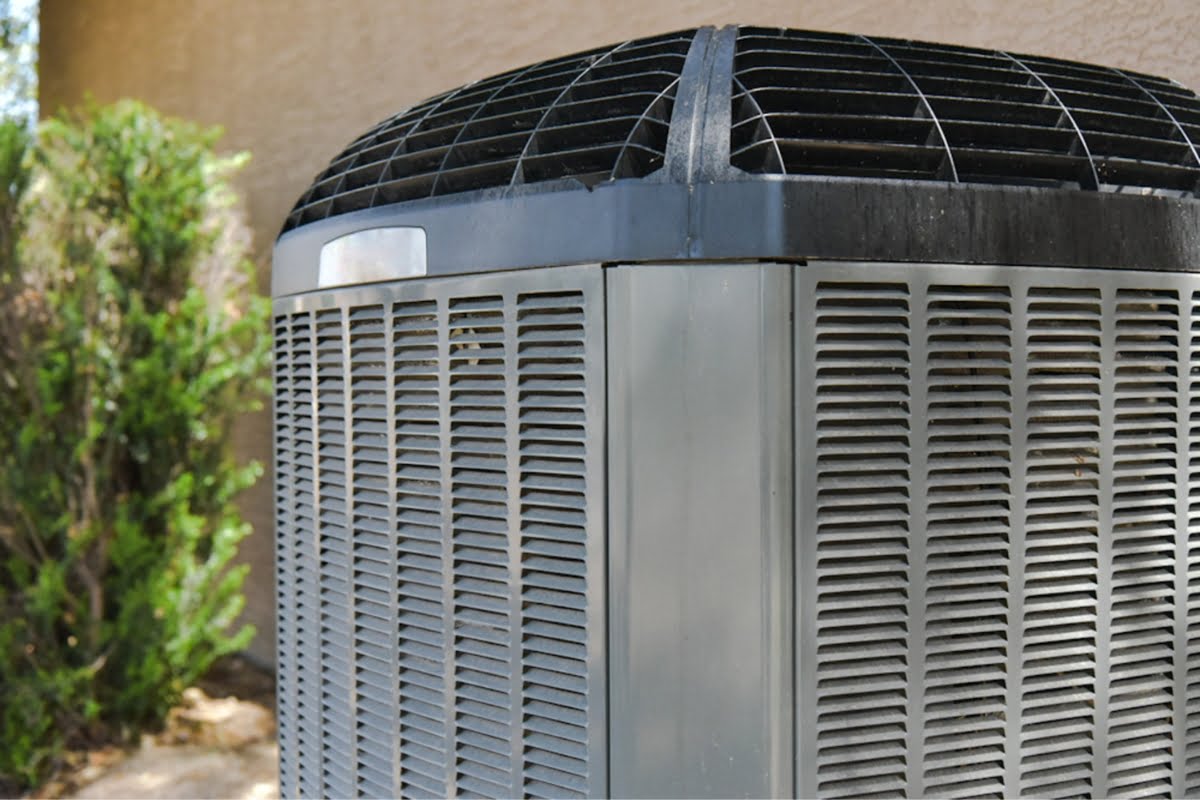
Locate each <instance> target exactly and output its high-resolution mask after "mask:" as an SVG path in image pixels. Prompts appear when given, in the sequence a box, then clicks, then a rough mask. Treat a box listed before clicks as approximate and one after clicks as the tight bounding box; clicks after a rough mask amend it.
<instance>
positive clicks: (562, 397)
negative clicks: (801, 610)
mask: <svg viewBox="0 0 1200 800" xmlns="http://www.w3.org/2000/svg"><path fill="white" fill-rule="evenodd" d="M389 293H390V294H391V295H392V296H391V297H383V296H381V295H386V294H389ZM602 295H603V288H602V282H601V278H600V275H599V268H577V269H568V268H564V269H562V270H555V271H554V272H553V273H551V274H547V273H540V274H534V273H525V274H521V275H517V276H492V277H489V278H486V279H475V280H456V279H448V280H442V281H431V282H428V283H424V284H416V283H412V284H399V285H394V286H393V287H392V288H391V289H390V290H387V291H386V292H385V291H384V290H380V291H378V292H375V293H374V294H373V296H372V298H371V300H372V302H371V303H370V304H368V305H353V304H338V305H335V306H332V307H330V306H329V305H325V306H324V307H318V308H315V309H314V310H312V311H309V310H293V311H290V312H288V313H282V314H281V315H280V316H278V317H277V318H276V334H277V338H276V367H275V369H276V375H275V377H276V382H277V389H278V390H277V394H276V426H277V427H276V439H277V475H278V479H277V504H278V514H279V517H278V520H279V521H278V543H279V544H278V548H279V550H278V563H279V581H278V586H279V618H280V620H281V624H280V629H279V645H280V651H279V652H280V658H281V661H280V664H281V669H282V671H281V672H280V681H279V689H280V699H279V712H280V741H281V745H282V746H283V749H284V750H285V755H284V756H283V761H282V762H281V777H282V789H283V792H284V795H285V796H289V797H295V796H297V795H300V796H306V797H307V796H335V797H354V796H368V797H375V796H387V797H390V796H404V797H447V796H458V795H464V796H466V795H476V796H489V797H515V796H533V797H573V796H583V795H587V794H602V793H603V787H604V785H605V778H606V776H605V772H604V769H605V767H604V762H603V758H604V747H603V746H602V742H603V741H604V733H603V732H602V731H600V732H597V731H596V730H595V729H594V728H595V726H596V725H597V724H598V722H597V719H602V718H603V715H602V713H600V712H599V711H598V710H597V709H598V707H599V706H600V705H601V704H602V703H603V698H604V682H603V680H604V679H603V676H602V675H600V674H598V673H597V666H596V665H597V662H596V658H595V655H596V647H597V645H596V639H595V637H597V636H599V635H601V634H602V632H603V630H604V627H603V618H604V616H603V614H604V612H603V607H602V606H601V605H598V604H597V597H598V596H599V597H600V598H601V600H602V595H598V593H599V592H600V586H599V583H598V582H599V580H600V579H601V577H602V575H603V569H602V566H600V564H598V563H597V560H598V559H599V558H601V555H602V554H601V552H600V551H599V550H598V548H599V547H600V546H601V538H600V537H601V533H602V530H603V529H602V524H603V517H602V512H601V511H600V510H599V509H597V507H596V506H597V497H598V495H597V494H596V493H597V492H598V491H600V489H601V484H602V477H601V474H600V472H599V467H600V459H601V454H602V453H603V445H602V443H601V442H600V441H599V437H601V436H602V435H603V431H602V426H601V419H602V417H601V416H600V415H601V414H602V413H603V412H602V408H601V407H600V406H599V405H598V403H597V401H596V400H595V397H596V396H597V394H598V393H602V389H601V387H602V386H603V376H602V373H600V372H599V370H600V369H601V367H600V365H602V364H603V351H602V347H603V343H602V340H601V339H599V338H598V337H599V336H600V334H601V332H602V330H603V306H602ZM319 305H320V304H318V306H319ZM293 308H294V307H293ZM514 743H517V744H514Z"/></svg>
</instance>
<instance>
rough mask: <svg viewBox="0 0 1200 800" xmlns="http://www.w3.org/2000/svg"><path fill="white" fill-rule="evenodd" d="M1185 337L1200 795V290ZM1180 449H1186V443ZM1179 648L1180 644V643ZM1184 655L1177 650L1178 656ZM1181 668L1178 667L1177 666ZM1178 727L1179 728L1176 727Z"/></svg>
mask: <svg viewBox="0 0 1200 800" xmlns="http://www.w3.org/2000/svg"><path fill="white" fill-rule="evenodd" d="M1182 335H1183V336H1185V337H1186V338H1189V339H1190V341H1189V342H1188V344H1189V356H1190V358H1189V361H1188V364H1189V367H1190V368H1189V369H1188V372H1187V383H1185V384H1184V385H1185V386H1186V387H1187V388H1188V392H1187V397H1188V403H1187V406H1186V411H1187V423H1186V424H1187V435H1188V446H1187V449H1186V451H1185V452H1184V454H1185V455H1186V457H1187V460H1188V466H1187V478H1188V480H1187V487H1188V497H1187V520H1186V524H1187V528H1186V530H1187V538H1186V540H1185V541H1184V543H1183V550H1184V551H1185V553H1186V555H1185V558H1186V564H1187V581H1186V583H1185V585H1184V589H1185V592H1186V598H1187V600H1186V602H1187V617H1186V628H1185V630H1186V631H1187V636H1186V640H1185V641H1186V645H1187V646H1186V651H1185V653H1184V654H1183V662H1184V663H1183V669H1184V670H1185V673H1184V676H1183V681H1182V683H1183V685H1184V688H1185V692H1186V696H1185V697H1184V698H1183V701H1184V707H1185V709H1186V713H1185V714H1184V716H1183V720H1182V722H1183V726H1184V729H1185V732H1186V738H1187V746H1186V750H1185V756H1186V759H1187V761H1186V769H1187V776H1186V784H1185V787H1186V794H1188V795H1200V657H1198V656H1197V655H1196V654H1198V653H1200V291H1194V292H1192V295H1191V315H1190V317H1189V318H1188V324H1187V325H1185V326H1184V329H1183V334H1182ZM1180 450H1181V451H1183V448H1182V446H1181V447H1180ZM1176 646H1177V647H1178V644H1177V645H1176ZM1179 658H1180V655H1179V654H1178V653H1176V659H1179ZM1177 670H1178V668H1177ZM1176 730H1178V728H1177V729H1176Z"/></svg>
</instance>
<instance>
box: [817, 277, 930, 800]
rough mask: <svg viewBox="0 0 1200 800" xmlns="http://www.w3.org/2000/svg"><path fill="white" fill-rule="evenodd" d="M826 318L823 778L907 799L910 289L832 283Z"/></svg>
mask: <svg viewBox="0 0 1200 800" xmlns="http://www.w3.org/2000/svg"><path fill="white" fill-rule="evenodd" d="M815 314H816V330H817V333H816V350H815V356H816V375H817V386H816V392H817V402H816V426H817V427H816V429H817V454H816V466H817V469H818V470H819V477H818V487H817V552H816V557H817V597H818V604H819V605H820V609H821V610H820V612H819V613H818V618H817V626H818V627H817V645H816V650H817V663H818V668H817V669H818V674H819V678H818V681H817V748H818V751H817V754H816V755H817V773H818V775H817V779H818V782H819V788H820V791H821V793H822V794H823V795H824V796H828V797H863V796H867V795H874V794H880V793H884V792H895V793H902V792H903V789H904V786H905V769H906V760H905V751H906V747H905V737H906V733H907V724H906V710H907V706H908V701H907V696H906V690H905V685H906V677H905V675H906V662H905V653H906V651H907V650H908V647H909V638H908V628H907V624H906V616H907V614H906V606H907V599H908V594H907V588H908V584H909V572H908V542H909V534H910V530H909V522H908V521H909V507H910V501H911V498H910V496H909V486H910V472H909V450H910V448H909V428H910V425H909V421H910V411H911V409H910V407H909V390H908V385H909V380H910V372H909V364H910V361H909V322H908V317H909V300H908V290H907V287H906V286H904V285H903V284H889V283H879V284H871V283H862V284H839V283H822V284H820V285H819V286H818V287H817V291H816V306H815Z"/></svg>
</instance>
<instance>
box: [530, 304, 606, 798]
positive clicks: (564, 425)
mask: <svg viewBox="0 0 1200 800" xmlns="http://www.w3.org/2000/svg"><path fill="white" fill-rule="evenodd" d="M584 302H585V301H584V296H583V293H582V292H547V293H536V294H522V295H520V296H518V298H517V304H516V306H517V326H518V327H517V359H518V362H517V373H518V376H519V377H518V386H517V389H518V405H519V420H520V433H519V458H520V464H519V469H520V503H521V524H520V533H521V543H520V544H521V600H522V603H521V605H522V612H521V613H522V619H521V663H522V675H521V680H522V688H523V709H522V721H523V722H522V730H521V732H520V734H521V738H522V741H523V757H524V765H523V774H524V790H523V791H524V794H525V795H526V796H529V797H547V798H551V797H583V796H585V795H586V794H587V791H588V787H589V783H588V777H589V775H588V768H589V764H588V753H587V742H588V727H587V722H588V718H587V713H588V704H589V692H588V669H589V663H588V655H589V654H588V624H587V623H588V563H587V545H588V530H587V488H588V486H587V482H588V479H589V476H588V468H587V467H588V462H587V455H588V447H587V445H588V424H589V420H588V413H587V412H588V407H589V404H590V400H589V392H599V391H600V388H599V387H591V386H589V385H588V381H587V379H588V373H589V370H588V367H587V364H586V362H585V358H584V357H585V355H586V353H585V349H584V347H585V342H586V340H587V330H586V325H587V324H588V322H590V320H588V319H587V318H586V316H585V313H584ZM592 424H593V425H594V424H595V422H594V421H592ZM592 478H593V479H594V476H592ZM594 569H595V567H593V570H594Z"/></svg>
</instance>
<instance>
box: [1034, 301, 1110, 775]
mask: <svg viewBox="0 0 1200 800" xmlns="http://www.w3.org/2000/svg"><path fill="white" fill-rule="evenodd" d="M1025 315H1026V328H1027V332H1028V333H1027V337H1026V353H1027V356H1026V359H1027V362H1026V372H1025V392H1026V399H1027V406H1026V408H1027V415H1028V416H1027V417H1026V426H1027V427H1026V437H1025V447H1026V449H1025V475H1024V479H1025V497H1024V513H1025V532H1024V534H1025V535H1024V547H1023V555H1024V559H1023V560H1024V603H1023V604H1022V622H1023V634H1024V637H1023V643H1022V644H1023V647H1022V653H1021V695H1020V703H1021V753H1020V759H1021V786H1020V790H1021V793H1022V794H1023V795H1026V796H1033V797H1061V796H1068V795H1072V794H1085V795H1086V794H1090V793H1091V792H1092V791H1093V790H1094V788H1095V787H1094V786H1093V784H1092V779H1093V754H1094V752H1095V747H1096V746H1097V741H1096V740H1097V735H1096V718H1095V706H1096V702H1097V686H1096V680H1097V677H1096V659H1097V636H1098V633H1097V619H1098V616H1099V614H1100V611H1099V609H1098V607H1097V593H1098V592H1099V588H1100V586H1099V582H1100V575H1099V572H1100V566H1099V559H1100V555H1099V551H1100V546H1101V545H1100V530H1099V520H1100V514H1101V499H1100V488H1101V487H1100V481H1101V476H1100V473H1101V464H1100V462H1101V414H1102V404H1103V402H1104V401H1103V397H1102V395H1103V387H1102V385H1101V378H1100V374H1101V361H1102V350H1101V345H1102V341H1101V315H1102V305H1101V293H1100V291H1099V290H1098V289H1092V288H1074V287H1043V286H1034V287H1031V288H1030V289H1029V291H1028V294H1027V300H1026V303H1025Z"/></svg>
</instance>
